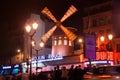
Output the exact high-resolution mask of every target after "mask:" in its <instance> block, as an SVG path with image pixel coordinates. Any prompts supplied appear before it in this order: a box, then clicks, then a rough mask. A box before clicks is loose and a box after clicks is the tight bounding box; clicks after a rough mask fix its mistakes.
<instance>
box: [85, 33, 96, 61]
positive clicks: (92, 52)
mask: <svg viewBox="0 0 120 80" xmlns="http://www.w3.org/2000/svg"><path fill="white" fill-rule="evenodd" d="M84 45H85V57H86V58H89V59H96V38H95V35H93V34H86V35H85V44H84Z"/></svg>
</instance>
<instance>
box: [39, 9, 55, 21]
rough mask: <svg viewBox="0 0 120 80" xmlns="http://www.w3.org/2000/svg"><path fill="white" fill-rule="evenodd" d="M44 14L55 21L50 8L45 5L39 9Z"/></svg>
mask: <svg viewBox="0 0 120 80" xmlns="http://www.w3.org/2000/svg"><path fill="white" fill-rule="evenodd" d="M41 12H42V13H43V14H44V15H46V16H48V17H49V18H50V19H51V20H53V21H54V22H57V20H56V18H55V17H54V16H53V14H52V13H51V12H50V10H49V9H48V8H47V7H45V8H44V9H43V10H42V11H41Z"/></svg>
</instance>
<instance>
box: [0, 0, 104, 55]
mask: <svg viewBox="0 0 120 80" xmlns="http://www.w3.org/2000/svg"><path fill="white" fill-rule="evenodd" d="M87 1H89V2H87ZM104 1H106V0H1V1H0V37H1V38H0V57H7V56H10V55H14V54H15V53H16V49H17V48H22V46H23V36H22V35H23V33H24V24H25V22H26V20H27V19H28V18H29V17H30V15H31V13H36V14H40V15H41V16H43V15H42V14H41V10H42V9H43V8H44V7H45V6H47V7H48V8H49V10H50V11H51V12H52V13H53V15H54V16H55V17H56V18H57V19H58V20H59V19H60V18H61V17H62V16H63V15H64V13H65V12H66V11H67V9H68V8H69V7H70V5H71V4H73V5H74V6H75V7H76V8H77V9H78V12H76V13H75V14H74V15H72V16H71V17H70V18H68V19H67V20H66V21H64V23H63V25H64V26H70V27H75V28H77V29H78V31H79V32H81V31H82V18H81V17H82V16H83V13H82V12H83V7H85V6H90V5H92V4H95V3H99V2H104ZM43 17H44V16H43ZM6 55H7V56H6Z"/></svg>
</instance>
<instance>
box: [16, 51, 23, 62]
mask: <svg viewBox="0 0 120 80" xmlns="http://www.w3.org/2000/svg"><path fill="white" fill-rule="evenodd" d="M17 52H18V53H20V59H21V60H20V62H21V63H22V59H23V57H22V56H23V55H22V52H21V50H20V49H17Z"/></svg>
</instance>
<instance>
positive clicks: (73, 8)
mask: <svg viewBox="0 0 120 80" xmlns="http://www.w3.org/2000/svg"><path fill="white" fill-rule="evenodd" d="M76 11H77V9H76V8H75V7H74V6H73V5H71V6H70V8H69V9H68V11H67V12H66V13H65V14H64V16H63V17H62V18H61V20H60V21H61V22H63V21H65V20H66V19H67V18H68V17H70V16H71V15H72V14H73V13H75V12H76Z"/></svg>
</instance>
